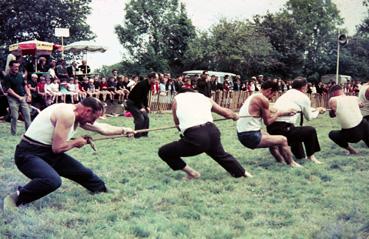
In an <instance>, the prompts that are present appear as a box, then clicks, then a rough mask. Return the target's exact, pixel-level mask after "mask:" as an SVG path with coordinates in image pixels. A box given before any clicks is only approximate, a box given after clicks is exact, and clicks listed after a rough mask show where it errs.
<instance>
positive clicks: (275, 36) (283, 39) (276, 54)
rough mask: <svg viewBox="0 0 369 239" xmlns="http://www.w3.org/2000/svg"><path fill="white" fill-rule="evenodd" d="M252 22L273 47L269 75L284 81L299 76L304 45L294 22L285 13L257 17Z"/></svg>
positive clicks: (302, 61) (302, 62) (302, 63)
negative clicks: (281, 78) (276, 76)
mask: <svg viewBox="0 0 369 239" xmlns="http://www.w3.org/2000/svg"><path fill="white" fill-rule="evenodd" d="M253 20H254V22H255V25H256V27H257V29H258V31H261V32H263V33H264V34H265V35H266V36H268V38H269V41H270V44H271V45H272V47H273V52H272V55H273V57H272V58H273V59H274V63H273V64H272V65H271V69H270V70H271V73H272V74H274V75H278V76H281V77H283V78H284V79H289V78H293V77H295V76H297V75H301V74H302V69H303V66H304V51H303V48H304V43H303V42H302V39H301V37H300V36H301V35H300V34H299V33H298V32H299V31H298V26H297V24H296V21H295V20H294V19H292V18H291V16H290V15H288V14H286V12H280V13H276V14H271V13H267V14H266V15H265V16H258V15H257V16H255V17H254V19H253Z"/></svg>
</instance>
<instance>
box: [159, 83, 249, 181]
mask: <svg viewBox="0 0 369 239" xmlns="http://www.w3.org/2000/svg"><path fill="white" fill-rule="evenodd" d="M179 92H182V93H180V94H178V95H177V96H176V97H175V98H174V100H173V103H172V113H173V119H174V123H175V124H176V126H177V128H178V129H179V130H180V131H181V132H182V133H183V137H182V138H181V139H180V140H178V141H174V142H172V143H169V144H166V145H164V146H162V147H161V148H160V149H159V152H158V154H159V157H160V158H161V159H162V160H164V161H165V162H166V163H167V164H168V165H169V167H170V168H172V169H173V170H182V171H183V172H185V173H186V175H187V176H186V178H187V179H189V180H191V179H196V178H199V177H200V173H199V172H197V171H195V170H194V169H192V168H191V167H190V166H188V165H187V164H186V163H185V162H184V161H183V159H182V158H181V157H189V156H195V155H198V154H201V153H206V154H207V155H209V156H210V157H212V158H213V159H214V160H215V161H216V162H217V163H219V164H220V165H221V166H222V167H223V168H224V169H225V170H227V171H228V172H229V173H230V174H231V175H232V176H233V177H236V178H238V177H246V176H248V177H251V174H249V173H248V172H246V171H245V169H244V168H243V167H242V166H241V165H240V164H239V162H238V161H237V160H236V159H235V158H234V157H233V156H232V155H231V154H229V153H227V152H225V151H224V149H223V146H222V143H221V140H220V131H219V129H218V128H217V127H216V126H215V124H213V117H212V114H211V112H212V111H213V112H215V113H217V114H219V115H222V116H224V117H225V118H227V119H233V120H237V119H238V115H237V114H236V113H234V112H233V111H231V110H230V109H226V108H223V107H221V106H220V105H218V104H217V103H215V102H214V101H213V100H212V99H210V98H207V97H206V96H204V95H202V94H200V93H197V92H193V91H192V90H190V89H183V88H182V89H179Z"/></svg>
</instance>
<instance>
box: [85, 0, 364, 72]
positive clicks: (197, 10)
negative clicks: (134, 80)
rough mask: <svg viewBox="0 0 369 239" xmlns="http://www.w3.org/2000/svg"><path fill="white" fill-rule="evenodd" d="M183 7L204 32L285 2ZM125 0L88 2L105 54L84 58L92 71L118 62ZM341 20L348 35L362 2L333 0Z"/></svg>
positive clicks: (239, 0) (232, 0)
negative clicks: (118, 28)
mask: <svg viewBox="0 0 369 239" xmlns="http://www.w3.org/2000/svg"><path fill="white" fill-rule="evenodd" d="M181 1H182V2H184V3H185V4H186V9H187V14H188V16H189V18H191V20H192V23H193V25H194V26H195V27H197V28H198V29H202V30H205V29H208V28H209V27H211V26H212V25H214V24H216V23H217V22H218V21H219V19H220V18H222V17H226V18H228V19H250V18H251V17H252V16H254V15H256V14H259V15H263V14H265V13H266V12H267V11H269V12H272V13H273V12H276V11H278V10H279V9H281V8H282V7H283V6H284V4H285V3H286V2H287V0H227V1H222V0H181ZM127 2H129V0H92V13H91V15H90V16H89V17H88V19H87V23H88V24H90V26H91V30H92V31H93V32H94V33H95V34H96V35H97V38H96V43H98V44H101V45H104V46H106V47H108V51H106V52H105V53H93V54H89V55H88V62H89V65H90V66H91V67H92V68H97V67H101V66H102V65H112V64H115V63H117V62H120V61H121V60H122V52H123V47H122V45H121V44H120V43H119V40H118V38H117V35H116V34H115V32H114V27H115V26H116V25H118V24H122V23H123V18H124V7H125V4H126V3H127ZM333 2H334V3H336V5H337V8H338V9H339V11H340V14H341V17H343V18H344V21H345V25H344V26H345V27H346V28H347V30H348V31H349V33H350V34H352V33H354V32H355V26H356V25H358V24H359V23H361V21H362V19H363V18H364V17H365V16H366V9H365V8H364V7H363V6H362V4H361V3H362V0H333Z"/></svg>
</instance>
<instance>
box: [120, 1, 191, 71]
mask: <svg viewBox="0 0 369 239" xmlns="http://www.w3.org/2000/svg"><path fill="white" fill-rule="evenodd" d="M125 10H126V16H125V19H124V24H123V25H119V26H116V28H115V30H116V33H117V35H118V38H119V40H120V42H121V43H122V45H123V46H124V47H125V48H126V49H127V50H128V51H129V56H128V59H129V61H130V63H131V64H139V65H143V66H144V67H145V69H147V70H156V71H166V70H169V69H170V68H171V69H174V71H180V69H181V68H182V66H183V60H184V59H183V56H184V54H185V52H186V50H187V49H188V41H189V40H190V39H191V38H192V37H193V36H194V34H195V32H194V29H195V28H194V26H193V25H192V23H191V20H190V19H189V18H188V17H187V13H186V10H185V6H184V5H183V4H179V1H178V0H163V1H156V0H131V1H130V2H129V3H127V4H126V8H125Z"/></svg>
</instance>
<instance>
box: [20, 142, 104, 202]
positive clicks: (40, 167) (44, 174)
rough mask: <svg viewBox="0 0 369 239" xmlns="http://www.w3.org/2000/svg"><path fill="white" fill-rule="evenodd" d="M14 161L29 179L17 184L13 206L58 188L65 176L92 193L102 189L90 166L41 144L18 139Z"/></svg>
mask: <svg viewBox="0 0 369 239" xmlns="http://www.w3.org/2000/svg"><path fill="white" fill-rule="evenodd" d="M14 159H15V164H16V165H17V167H18V169H19V170H20V171H21V172H22V173H23V174H24V175H25V176H27V177H28V178H30V179H31V181H30V182H29V183H28V184H27V185H25V186H23V187H19V188H18V190H19V192H20V193H19V197H18V201H17V202H16V203H17V206H18V205H21V204H26V203H29V202H32V201H34V200H37V199H39V198H41V197H43V196H46V195H47V194H49V193H51V192H53V191H55V190H56V189H57V188H59V187H60V185H61V183H62V180H61V178H60V177H65V178H68V179H70V180H73V181H75V182H76V183H78V184H80V185H82V186H83V187H85V188H86V189H88V190H89V191H90V192H92V193H99V192H106V191H107V189H106V187H105V184H104V182H103V181H102V180H101V179H100V178H99V177H98V176H96V175H95V174H94V173H93V172H92V171H91V169H88V168H86V167H85V166H83V165H82V164H81V163H80V162H78V161H77V160H75V159H74V158H72V157H71V156H69V155H67V154H65V153H60V154H55V153H53V151H52V149H51V146H50V147H43V146H36V145H33V144H30V143H29V142H26V141H24V140H22V141H21V142H20V143H19V144H18V145H17V147H16V150H15V155H14Z"/></svg>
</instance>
